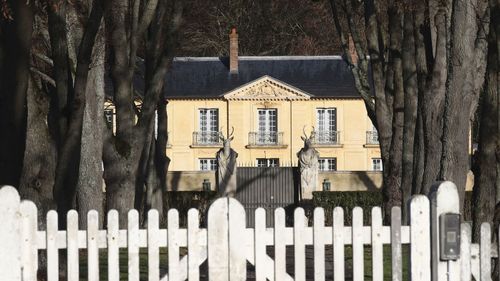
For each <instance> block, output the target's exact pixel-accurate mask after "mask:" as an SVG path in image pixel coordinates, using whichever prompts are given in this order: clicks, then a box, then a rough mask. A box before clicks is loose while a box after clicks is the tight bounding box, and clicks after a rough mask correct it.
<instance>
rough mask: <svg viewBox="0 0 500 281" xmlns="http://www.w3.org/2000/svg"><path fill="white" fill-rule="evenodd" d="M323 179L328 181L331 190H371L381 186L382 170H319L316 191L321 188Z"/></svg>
mask: <svg viewBox="0 0 500 281" xmlns="http://www.w3.org/2000/svg"><path fill="white" fill-rule="evenodd" d="M325 179H328V180H329V181H330V183H331V189H330V190H331V191H366V190H370V191H373V190H377V189H380V188H381V187H382V172H371V171H368V172H365V171H351V172H344V171H330V172H319V175H318V187H317V189H316V191H322V190H323V181H324V180H325Z"/></svg>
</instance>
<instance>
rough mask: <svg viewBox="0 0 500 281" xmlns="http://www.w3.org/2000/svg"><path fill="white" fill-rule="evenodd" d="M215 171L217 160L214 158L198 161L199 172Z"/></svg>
mask: <svg viewBox="0 0 500 281" xmlns="http://www.w3.org/2000/svg"><path fill="white" fill-rule="evenodd" d="M215 170H217V160H216V159H215V158H202V159H200V171H215Z"/></svg>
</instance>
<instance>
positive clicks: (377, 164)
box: [372, 158, 383, 171]
mask: <svg viewBox="0 0 500 281" xmlns="http://www.w3.org/2000/svg"><path fill="white" fill-rule="evenodd" d="M372 170H373V171H382V170H383V167H382V159H381V158H372Z"/></svg>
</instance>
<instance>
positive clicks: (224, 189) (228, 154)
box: [217, 127, 238, 197]
mask: <svg viewBox="0 0 500 281" xmlns="http://www.w3.org/2000/svg"><path fill="white" fill-rule="evenodd" d="M233 133H234V127H233V128H232V131H231V133H230V134H229V135H228V136H227V138H224V136H223V135H222V133H221V134H220V136H219V138H220V140H221V141H222V143H223V144H224V146H223V147H222V148H221V149H220V150H219V151H218V152H217V189H218V190H219V192H220V193H223V194H224V196H229V197H234V195H235V194H236V168H237V167H236V166H237V165H236V158H238V153H236V151H234V150H233V149H232V148H231V141H232V140H233V138H234V136H233Z"/></svg>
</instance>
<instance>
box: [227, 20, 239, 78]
mask: <svg viewBox="0 0 500 281" xmlns="http://www.w3.org/2000/svg"><path fill="white" fill-rule="evenodd" d="M229 72H230V73H231V74H238V33H236V28H235V27H233V28H232V29H231V33H230V34H229Z"/></svg>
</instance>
